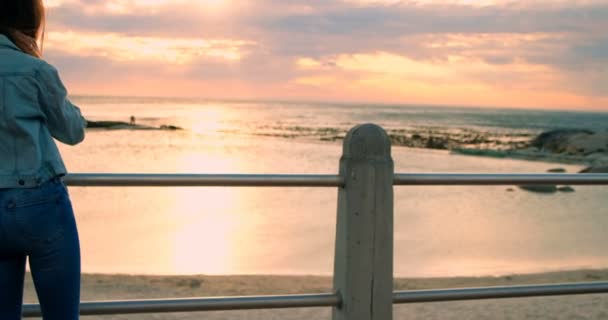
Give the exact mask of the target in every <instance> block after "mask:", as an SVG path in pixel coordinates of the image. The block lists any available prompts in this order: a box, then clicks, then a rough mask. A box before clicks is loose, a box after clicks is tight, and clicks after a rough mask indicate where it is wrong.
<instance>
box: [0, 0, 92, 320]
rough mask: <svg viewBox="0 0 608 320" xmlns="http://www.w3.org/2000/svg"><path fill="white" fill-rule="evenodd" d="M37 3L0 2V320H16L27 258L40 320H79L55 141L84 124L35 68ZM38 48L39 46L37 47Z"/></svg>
mask: <svg viewBox="0 0 608 320" xmlns="http://www.w3.org/2000/svg"><path fill="white" fill-rule="evenodd" d="M43 34H44V7H43V4H42V0H0V319H2V320H13V319H15V320H16V319H21V308H22V302H23V281H24V275H25V263H26V257H29V265H30V270H31V273H32V277H33V279H34V285H35V287H36V292H37V294H38V299H39V301H40V305H41V307H42V314H43V319H44V320H72V319H78V313H79V312H78V311H79V308H78V306H79V300H80V247H79V242H78V232H77V229H76V222H75V220H74V213H73V211H72V206H71V203H70V199H69V197H68V193H67V190H66V188H65V186H64V184H63V182H62V180H61V177H62V176H63V175H65V174H66V169H65V166H64V164H63V161H62V159H61V156H60V154H59V151H58V149H57V146H56V145H55V141H54V140H53V138H55V139H57V140H59V141H61V142H63V143H66V144H70V145H75V144H77V143H79V142H81V141H82V140H83V139H84V131H85V127H86V121H85V120H84V119H83V118H82V116H81V114H80V110H79V109H78V108H77V107H75V106H74V105H72V104H71V103H70V101H69V100H68V98H67V92H66V89H65V87H64V86H63V84H62V82H61V80H60V79H59V76H58V74H57V71H56V70H55V68H53V67H52V66H51V65H49V64H47V63H46V62H44V61H43V60H41V56H42V52H41V49H40V48H41V47H42V38H43ZM38 43H40V45H39V44H38Z"/></svg>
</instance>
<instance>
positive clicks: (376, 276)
mask: <svg viewBox="0 0 608 320" xmlns="http://www.w3.org/2000/svg"><path fill="white" fill-rule="evenodd" d="M340 174H341V176H342V177H344V179H345V182H346V184H345V186H344V187H343V188H340V190H339V193H338V223H337V228H336V254H335V260H334V289H335V290H336V291H337V292H339V293H340V295H341V296H342V305H341V306H340V307H337V308H334V309H333V320H390V319H392V317H393V302H392V295H393V176H394V166H393V160H392V158H391V143H390V139H389V137H388V135H387V134H386V132H385V131H384V130H383V129H382V128H380V127H378V126H376V125H373V124H364V125H359V126H357V127H355V128H353V129H351V130H350V132H349V133H348V135H347V136H346V139H345V140H344V151H343V155H342V159H341V160H340Z"/></svg>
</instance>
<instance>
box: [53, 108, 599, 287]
mask: <svg viewBox="0 0 608 320" xmlns="http://www.w3.org/2000/svg"><path fill="white" fill-rule="evenodd" d="M75 101H76V102H77V103H78V104H79V105H80V106H81V108H82V110H83V113H84V115H85V116H86V117H87V118H89V119H91V120H121V121H127V122H128V121H129V118H130V116H135V117H136V121H137V123H140V124H145V125H153V126H159V125H162V124H171V125H177V126H181V127H183V128H184V130H182V131H131V130H118V131H105V130H91V131H89V132H88V135H87V139H86V141H85V142H84V143H83V144H82V145H80V146H77V147H68V146H61V150H62V153H63V155H64V158H65V161H66V163H67V165H68V167H69V169H70V171H71V172H73V173H104V172H106V173H255V174H265V173H297V174H327V173H329V174H333V173H336V172H337V171H338V163H339V158H340V154H341V142H340V141H323V139H320V138H322V137H319V132H322V133H327V134H329V135H337V136H339V135H341V134H343V132H344V131H345V130H347V129H348V128H350V127H352V126H354V125H356V124H358V123H363V122H374V123H377V124H380V125H382V126H383V127H385V128H388V129H404V128H409V129H416V130H437V129H441V130H474V131H481V132H494V133H501V134H513V133H526V134H534V133H538V132H541V131H543V130H548V129H553V128H589V129H595V130H604V129H606V127H607V126H608V125H606V124H608V113H584V112H545V111H530V110H528V111H525V110H523V111H522V110H498V109H497V110H493V109H474V108H440V107H424V106H389V105H376V106H374V105H346V104H320V103H316V104H313V103H283V102H229V101H203V100H186V99H181V100H178V99H154V98H111V97H76V98H75ZM393 158H394V161H395V167H396V171H397V172H402V173H406V172H476V173H478V172H489V173H509V172H515V173H529V172H531V173H534V172H537V173H540V172H545V171H546V170H547V169H550V168H556V167H561V168H564V169H566V170H567V171H568V172H577V171H578V170H579V169H580V168H581V166H577V165H561V164H555V163H544V162H529V161H521V160H509V159H491V158H479V157H467V156H461V155H453V154H450V153H449V152H447V151H438V150H424V149H408V148H403V147H394V148H393ZM575 189H576V192H574V193H558V194H554V195H544V194H535V193H529V192H526V191H523V190H519V189H518V188H517V187H513V188H509V187H396V189H395V199H396V200H395V268H394V269H395V275H396V276H459V275H467V276H468V275H501V274H511V273H527V272H540V271H549V270H565V269H578V268H604V267H608V255H607V254H606V253H605V252H606V243H608V241H607V240H608V234H607V232H606V230H608V206H607V205H608V200H607V199H608V189H607V188H605V187H575ZM70 194H71V198H72V201H73V203H74V207H75V210H76V215H77V220H78V224H79V230H80V237H81V246H82V252H83V271H84V272H89V273H127V274H294V275H300V274H314V275H329V274H331V273H332V270H333V254H334V237H335V226H336V206H337V204H336V200H337V190H334V189H314V188H183V187H180V188H93V187H87V188H76V187H72V188H70Z"/></svg>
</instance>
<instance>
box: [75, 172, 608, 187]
mask: <svg viewBox="0 0 608 320" xmlns="http://www.w3.org/2000/svg"><path fill="white" fill-rule="evenodd" d="M65 182H66V183H67V184H68V185H70V186H79V187H342V186H344V179H343V178H342V177H341V176H339V175H250V174H70V175H68V176H67V177H65ZM543 184H569V185H608V174H603V173H595V174H450V173H446V174H442V173H437V174H434V173H411V174H410V173H408V174H395V178H394V185H396V186H433V185H436V186H440V185H444V186H464V185H471V186H474V185H483V186H486V185H496V186H498V185H543Z"/></svg>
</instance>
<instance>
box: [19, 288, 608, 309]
mask: <svg viewBox="0 0 608 320" xmlns="http://www.w3.org/2000/svg"><path fill="white" fill-rule="evenodd" d="M599 293H608V282H586V283H566V284H551V285H527V286H505V287H485V288H464V289H440V290H411V291H397V292H394V293H393V303H395V304H404V303H423V302H448V301H462V300H481V299H505V298H528V297H542V296H556V295H579V294H599ZM340 304H341V298H340V295H339V294H337V293H325V294H308V295H287V296H251V297H217V298H190V299H165V300H160V299H155V300H126V301H104V302H83V303H82V304H81V305H80V314H81V315H83V316H86V315H116V314H135V313H169V312H196V311H220V310H253V309H286V308H316V307H339V306H340ZM23 316H24V317H26V318H32V317H40V316H41V313H40V306H39V305H33V304H28V305H24V307H23Z"/></svg>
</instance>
